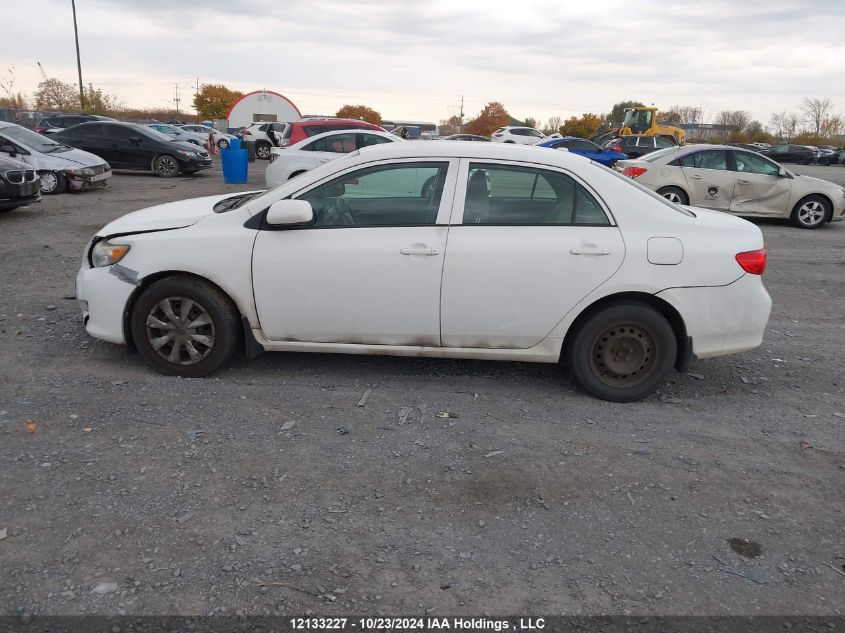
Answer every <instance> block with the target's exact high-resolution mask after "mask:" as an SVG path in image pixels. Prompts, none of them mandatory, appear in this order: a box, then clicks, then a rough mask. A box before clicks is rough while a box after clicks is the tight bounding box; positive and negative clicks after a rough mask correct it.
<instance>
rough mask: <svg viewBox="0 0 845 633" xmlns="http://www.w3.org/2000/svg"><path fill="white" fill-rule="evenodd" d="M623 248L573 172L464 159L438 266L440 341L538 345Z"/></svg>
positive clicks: (615, 263)
mask: <svg viewBox="0 0 845 633" xmlns="http://www.w3.org/2000/svg"><path fill="white" fill-rule="evenodd" d="M624 255H625V245H624V243H623V241H622V236H621V234H620V232H619V229H618V228H617V227H616V226H615V223H614V222H613V218H612V217H611V216H610V214H609V213H607V212H606V210H605V209H604V207H603V206H602V204H601V203H600V202H599V199H598V196H597V195H596V194H595V193H594V192H593V191H591V190H590V189H589V187H588V186H587V185H586V184H585V183H583V182H580V181H579V180H578V179H576V178H575V177H574V176H573V175H571V174H568V173H566V172H564V171H562V170H554V169H552V168H548V167H539V166H533V165H531V164H528V163H514V162H507V161H478V160H470V159H463V160H462V161H461V168H460V170H459V172H458V185H457V189H456V191H455V203H454V206H453V210H452V217H451V227H450V229H449V243H448V246H447V249H446V259H445V262H444V267H443V286H442V291H441V301H442V303H441V319H440V320H441V336H442V339H443V346H444V347H470V348H493V349H496V348H498V349H527V348H530V347H533V346H534V345H537V344H538V343H540V342H541V341H542V340H543V339H544V338H545V337H546V336H548V334H549V333H550V332H551V331H552V329H553V328H554V327H555V326H556V325H557V323H558V322H559V321H560V320H561V319H562V318H563V317H564V316H565V315H566V314H567V313H568V312H569V311H570V310H571V309H572V308H573V307H574V306H575V305H576V304H577V303H578V302H579V301H581V300H582V299H583V298H584V297H585V296H587V295H588V294H589V293H590V292H592V291H593V290H595V289H596V288H597V287H598V286H600V285H602V284H603V283H604V282H605V281H607V280H608V279H609V278H610V277H612V276H613V274H614V273H615V272H616V271H617V270H618V268H619V266H620V264H621V263H622V259H623V258H624Z"/></svg>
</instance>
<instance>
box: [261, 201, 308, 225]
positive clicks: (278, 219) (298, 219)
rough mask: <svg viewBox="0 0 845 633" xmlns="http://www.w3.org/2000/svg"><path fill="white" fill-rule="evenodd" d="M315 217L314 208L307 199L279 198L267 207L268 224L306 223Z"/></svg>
mask: <svg viewBox="0 0 845 633" xmlns="http://www.w3.org/2000/svg"><path fill="white" fill-rule="evenodd" d="M313 219H314V210H313V209H312V208H311V203H310V202H308V201H307V200H278V201H276V202H274V203H273V204H271V205H270V208H269V209H267V224H272V225H273V226H284V225H286V224H305V223H306V222H310V221H311V220H313Z"/></svg>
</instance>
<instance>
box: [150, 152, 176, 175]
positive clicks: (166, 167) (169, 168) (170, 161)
mask: <svg viewBox="0 0 845 633" xmlns="http://www.w3.org/2000/svg"><path fill="white" fill-rule="evenodd" d="M153 171H155V173H156V174H158V175H159V176H161V177H162V178H173V176H176V175H178V174H179V163H178V161H177V160H176V159H175V158H173V157H172V156H171V155H170V154H164V155H163V156H159V157H158V158H156V159H155V162H154V163H153Z"/></svg>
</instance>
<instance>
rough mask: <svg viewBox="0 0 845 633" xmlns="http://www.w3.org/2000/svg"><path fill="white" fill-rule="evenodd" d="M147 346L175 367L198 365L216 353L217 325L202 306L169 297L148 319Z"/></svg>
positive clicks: (158, 305)
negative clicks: (215, 336)
mask: <svg viewBox="0 0 845 633" xmlns="http://www.w3.org/2000/svg"><path fill="white" fill-rule="evenodd" d="M146 325H147V342H148V343H149V344H150V347H152V348H153V350H155V352H156V354H158V355H159V356H161V357H162V358H164V359H165V360H167V361H168V362H170V363H173V364H174V365H195V364H196V363H198V362H200V361H201V360H203V359H204V358H205V357H206V356H208V355H209V354H210V353H211V350H212V349H214V323H213V322H212V320H211V316H210V315H209V314H208V312H207V311H206V310H205V308H203V307H202V306H201V305H200V304H198V303H197V302H196V301H194V300H193V299H188V298H187V297H168V298H167V299H163V300H161V301H159V302H158V303H157V304H156V305H154V306H153V308H152V310H150V313H149V314H148V315H147V324H146Z"/></svg>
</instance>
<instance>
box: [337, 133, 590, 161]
mask: <svg viewBox="0 0 845 633" xmlns="http://www.w3.org/2000/svg"><path fill="white" fill-rule="evenodd" d="M357 154H360V155H361V156H366V157H367V158H370V159H373V160H381V159H391V158H421V159H428V158H431V159H437V158H470V159H480V160H513V161H522V162H528V163H541V164H545V165H550V166H555V165H557V166H560V167H566V166H571V165H580V164H583V163H584V158H583V157H582V156H577V155H575V154H570V153H569V152H550V151H549V150H548V149H547V148H544V147H538V146H534V145H518V144H515V143H514V144H511V143H467V142H464V141H449V140H441V141H438V142H437V143H418V142H410V143H382V144H380V145H371V146H369V147H364V148H362V149H360V150H357V152H352V153H351V154H350V155H351V156H355V155H357Z"/></svg>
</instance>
